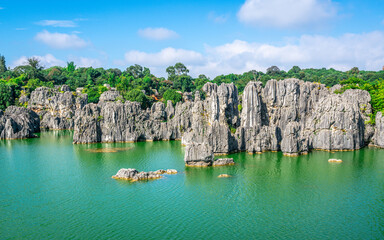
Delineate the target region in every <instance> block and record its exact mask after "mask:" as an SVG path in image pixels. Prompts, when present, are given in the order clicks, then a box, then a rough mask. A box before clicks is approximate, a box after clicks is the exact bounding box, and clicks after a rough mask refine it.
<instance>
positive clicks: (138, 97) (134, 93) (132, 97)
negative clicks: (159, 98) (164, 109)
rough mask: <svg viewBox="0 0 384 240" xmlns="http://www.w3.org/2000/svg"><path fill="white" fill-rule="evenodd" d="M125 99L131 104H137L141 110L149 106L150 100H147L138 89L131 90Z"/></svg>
mask: <svg viewBox="0 0 384 240" xmlns="http://www.w3.org/2000/svg"><path fill="white" fill-rule="evenodd" d="M124 97H125V99H127V100H129V101H131V102H139V103H140V104H141V108H142V109H146V108H148V107H150V106H151V99H149V98H148V97H147V96H145V94H144V93H143V92H142V91H141V90H140V89H132V90H131V91H129V92H127V94H126V95H125V96H124Z"/></svg>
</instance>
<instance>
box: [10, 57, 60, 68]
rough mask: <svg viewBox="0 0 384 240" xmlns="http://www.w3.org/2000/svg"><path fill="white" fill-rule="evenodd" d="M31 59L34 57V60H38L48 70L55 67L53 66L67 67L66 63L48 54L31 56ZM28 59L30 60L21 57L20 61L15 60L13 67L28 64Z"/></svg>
mask: <svg viewBox="0 0 384 240" xmlns="http://www.w3.org/2000/svg"><path fill="white" fill-rule="evenodd" d="M31 57H34V58H37V59H38V60H40V63H41V65H42V66H44V67H46V68H49V67H53V66H63V65H65V62H64V61H62V60H60V59H57V58H55V57H54V56H53V55H52V54H46V55H44V56H31ZM27 59H28V57H27V56H22V57H20V58H19V59H17V60H15V61H14V62H13V63H12V67H17V66H21V65H25V64H27Z"/></svg>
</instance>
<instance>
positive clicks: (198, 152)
mask: <svg viewBox="0 0 384 240" xmlns="http://www.w3.org/2000/svg"><path fill="white" fill-rule="evenodd" d="M184 161H185V164H186V165H187V166H196V167H207V166H212V163H213V151H212V148H211V146H210V145H209V144H204V143H199V144H198V143H191V144H189V145H187V147H186V149H185V156H184Z"/></svg>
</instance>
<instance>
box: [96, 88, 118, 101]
mask: <svg viewBox="0 0 384 240" xmlns="http://www.w3.org/2000/svg"><path fill="white" fill-rule="evenodd" d="M118 99H123V97H122V96H121V95H120V93H119V91H116V90H109V91H105V92H103V93H102V94H101V95H100V99H99V101H100V102H114V101H116V100H118Z"/></svg>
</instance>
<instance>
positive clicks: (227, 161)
mask: <svg viewBox="0 0 384 240" xmlns="http://www.w3.org/2000/svg"><path fill="white" fill-rule="evenodd" d="M228 165H235V162H234V161H233V158H219V159H216V160H215V161H213V166H228Z"/></svg>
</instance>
